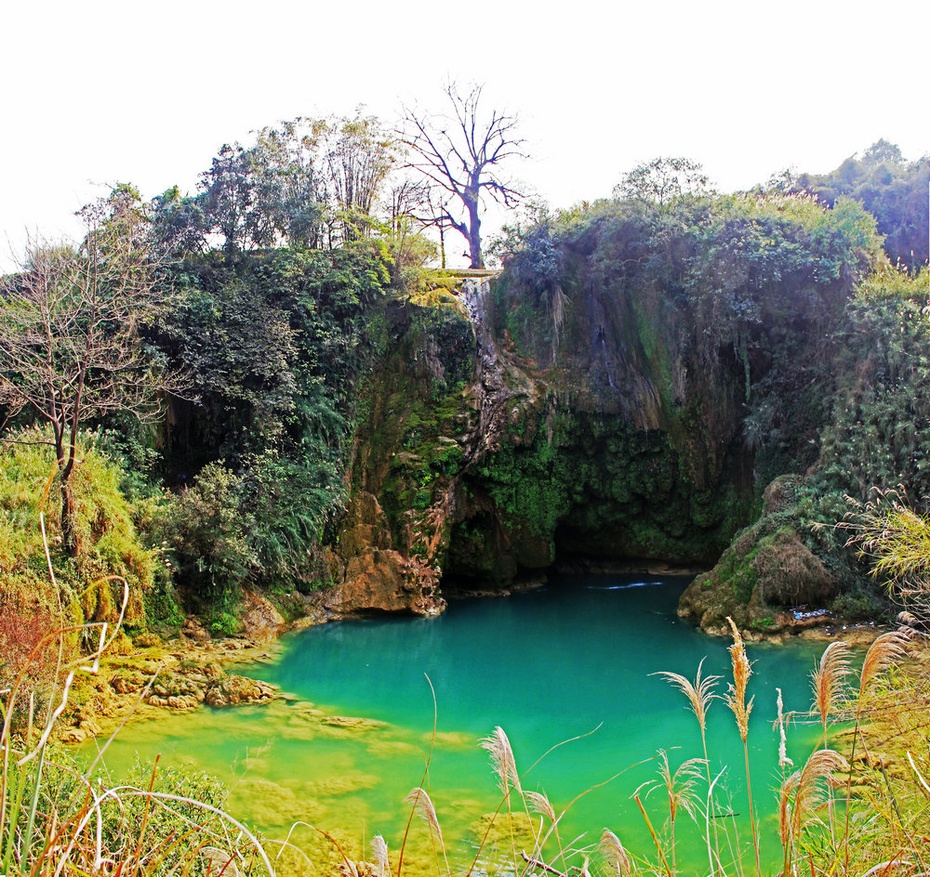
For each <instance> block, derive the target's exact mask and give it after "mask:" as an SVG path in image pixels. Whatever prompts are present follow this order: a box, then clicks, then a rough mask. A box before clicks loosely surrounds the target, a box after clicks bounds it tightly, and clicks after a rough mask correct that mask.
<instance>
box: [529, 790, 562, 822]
mask: <svg viewBox="0 0 930 877" xmlns="http://www.w3.org/2000/svg"><path fill="white" fill-rule="evenodd" d="M526 802H527V804H528V805H529V808H530V810H532V811H533V812H534V813H536V814H538V815H539V816H545V817H546V819H548V820H549V821H550V822H553V823H554V822H555V821H556V816H555V808H554V807H553V806H552V802H551V801H550V800H549V799H548V798H547V797H546V796H545V795H543V794H542V793H540V792H527V793H526Z"/></svg>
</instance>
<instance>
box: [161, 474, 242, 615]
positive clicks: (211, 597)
mask: <svg viewBox="0 0 930 877" xmlns="http://www.w3.org/2000/svg"><path fill="white" fill-rule="evenodd" d="M241 490H242V479H241V478H240V477H239V476H237V475H235V474H234V473H232V472H231V471H230V470H229V469H227V468H225V467H224V466H223V465H222V464H220V463H209V464H208V465H206V466H204V468H203V469H202V470H201V471H200V472H199V473H198V475H197V477H196V478H195V479H194V482H193V483H192V484H191V486H190V487H188V488H186V489H185V490H183V491H182V492H181V493H180V495H179V496H178V497H177V498H176V499H175V501H174V502H172V503H171V504H170V505H169V506H168V507H167V509H166V512H165V516H164V519H163V521H162V526H163V528H164V532H165V538H166V540H167V543H168V545H169V546H170V548H171V551H172V554H173V556H174V565H175V567H176V568H177V571H178V574H179V576H180V582H181V583H183V585H184V587H185V590H186V591H187V593H189V594H190V595H191V597H192V598H193V600H194V602H195V605H196V606H197V607H198V608H199V609H200V610H201V611H203V612H205V613H207V614H209V615H210V617H211V619H212V618H219V617H220V616H221V615H222V614H223V613H225V612H229V611H230V610H232V609H233V608H234V607H235V605H236V603H237V602H238V596H239V588H240V586H241V584H242V583H243V582H244V581H245V580H246V578H247V577H248V576H249V574H250V573H251V572H252V571H253V569H254V568H255V566H256V565H257V563H258V557H257V556H256V553H255V550H254V549H253V547H252V545H251V543H250V535H251V533H252V532H253V530H254V529H255V521H254V519H253V518H252V517H251V515H249V514H247V513H246V512H245V511H244V509H243V507H242V502H241Z"/></svg>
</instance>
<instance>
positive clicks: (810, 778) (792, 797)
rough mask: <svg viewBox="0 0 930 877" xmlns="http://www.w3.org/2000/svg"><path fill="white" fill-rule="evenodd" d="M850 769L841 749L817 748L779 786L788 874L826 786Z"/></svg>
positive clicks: (783, 845)
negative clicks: (793, 853)
mask: <svg viewBox="0 0 930 877" xmlns="http://www.w3.org/2000/svg"><path fill="white" fill-rule="evenodd" d="M848 768H849V764H848V762H847V761H846V759H845V758H843V756H842V755H840V753H839V752H836V751H835V750H833V749H817V750H815V751H814V752H813V753H811V756H810V758H808V759H807V761H806V762H805V764H804V767H802V768H801V769H800V770H796V771H795V772H794V773H793V774H791V776H789V777H786V778H785V780H784V781H783V782H782V784H781V788H780V789H779V802H778V828H779V836H780V838H781V843H782V850H783V851H784V874H786V875H787V874H789V873H790V870H789V869H790V864H791V856H792V852H793V851H794V849H795V848H796V846H797V841H798V837H799V836H800V834H801V827H802V825H803V824H804V823H806V822H807V821H808V820H809V819H810V818H811V817H812V816H813V815H814V813H815V811H816V809H817V807H818V806H820V804H821V803H823V799H824V793H823V789H824V787H825V786H829V785H831V784H832V783H833V776H834V774H836V773H837V772H838V771H842V770H848ZM828 803H832V795H830V796H829V797H828ZM831 813H832V808H831Z"/></svg>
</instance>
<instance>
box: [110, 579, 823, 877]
mask: <svg viewBox="0 0 930 877" xmlns="http://www.w3.org/2000/svg"><path fill="white" fill-rule="evenodd" d="M685 584H686V582H685V581H684V580H681V579H668V578H666V579H663V580H661V581H658V580H653V579H648V580H644V579H642V578H636V577H631V576H612V577H565V578H561V579H558V580H556V581H554V582H553V583H552V584H550V585H549V586H548V587H547V588H545V589H544V590H541V591H536V592H533V593H529V594H524V595H519V596H514V597H511V598H507V599H498V600H475V601H467V602H461V603H453V604H452V605H451V606H450V607H449V610H448V612H447V613H446V614H445V615H444V616H442V617H440V618H435V619H411V618H393V617H385V618H378V619H369V620H363V621H355V622H351V623H340V624H332V625H327V626H323V627H318V628H313V629H310V630H307V631H304V632H302V633H299V634H295V635H291V636H289V637H287V638H286V639H285V641H284V643H283V645H284V650H283V655H282V657H281V658H280V660H278V661H276V662H275V663H274V664H272V665H262V666H254V667H249V668H247V670H246V671H245V672H247V673H249V674H250V675H254V676H257V677H260V678H263V679H266V680H268V681H271V682H274V683H276V684H277V685H280V686H281V687H282V688H283V689H284V690H285V691H286V692H289V693H290V694H292V695H293V696H294V697H293V699H290V700H288V701H285V702H278V703H276V704H273V705H271V706H270V707H245V708H238V709H233V710H226V711H214V710H209V709H203V710H200V711H199V712H198V713H196V714H194V715H188V716H180V717H175V716H171V717H166V718H165V719H164V720H163V721H159V722H157V723H156V722H148V723H140V724H138V725H135V726H132V727H130V728H128V729H126V731H125V732H124V733H123V734H122V736H121V738H120V739H119V740H118V741H117V744H116V746H115V748H114V749H113V750H112V751H111V752H110V753H109V754H108V763H109V765H110V766H111V768H114V769H116V770H118V769H119V768H120V766H121V765H124V764H125V763H127V762H128V761H129V760H130V759H131V757H132V755H133V753H134V752H136V751H138V752H139V753H140V754H141V755H142V757H143V758H144V759H151V758H153V757H154V755H155V754H157V753H160V754H162V757H163V761H166V762H168V763H169V764H177V765H183V766H187V767H191V766H196V767H199V768H202V769H205V770H207V771H209V772H211V773H214V774H216V775H218V776H220V777H221V778H222V779H224V780H225V781H226V782H227V783H228V785H229V786H230V788H231V790H232V794H231V800H230V803H229V809H230V811H231V812H232V813H233V814H234V815H236V816H238V817H240V818H244V819H246V820H248V821H250V822H251V823H252V824H253V825H255V826H257V827H258V828H260V829H262V830H263V831H265V832H266V833H268V834H271V835H281V834H283V832H284V831H285V830H286V828H287V826H289V825H291V824H292V823H293V822H294V821H296V820H302V821H305V822H309V823H312V824H313V825H315V826H318V827H320V828H323V829H324V830H326V831H327V832H329V833H331V834H334V835H335V836H337V837H339V838H340V839H343V842H345V843H346V844H355V845H359V844H362V843H364V842H365V841H366V840H367V839H369V838H370V837H371V836H372V835H374V834H379V833H380V834H383V835H384V836H385V838H386V839H387V841H388V844H389V846H390V847H391V848H393V849H397V847H398V846H399V844H400V840H401V837H402V835H403V830H404V824H405V821H406V816H407V813H408V809H409V808H407V807H406V806H405V805H404V804H403V803H402V801H403V797H404V796H405V795H406V794H407V792H409V791H410V789H411V788H413V787H414V786H417V785H420V784H421V783H422V784H423V785H424V786H426V787H428V789H429V791H430V794H431V795H432V798H433V802H434V804H435V806H436V810H437V812H438V815H439V819H440V822H441V823H442V825H443V830H444V833H445V836H446V840H447V843H448V842H449V841H451V843H450V844H449V845H450V846H453V847H454V846H456V844H457V845H458V846H459V847H461V848H463V849H464V848H465V847H467V845H468V843H469V841H470V840H471V841H473V839H474V834H475V828H474V826H475V823H476V821H477V820H478V819H479V818H480V817H481V816H482V814H486V813H489V812H493V811H494V810H495V809H496V808H497V806H498V805H499V803H500V793H499V791H498V790H497V786H496V778H495V776H494V775H493V773H492V771H491V768H490V762H489V758H488V754H487V752H485V751H484V750H483V749H481V748H480V746H479V740H480V738H482V737H485V736H487V735H488V734H490V733H491V732H492V730H493V729H494V727H495V726H497V725H499V726H501V727H502V728H504V730H505V731H506V733H507V735H508V736H509V738H510V741H511V743H512V745H513V749H514V752H515V756H516V762H517V767H518V769H519V770H520V772H521V775H522V779H523V785H524V788H525V789H534V790H539V791H544V792H545V794H546V795H547V796H548V797H549V799H550V800H551V802H552V804H553V806H554V807H555V809H556V811H557V812H558V811H560V810H562V809H563V808H565V807H566V806H568V805H569V804H570V802H572V801H573V799H574V798H575V797H576V796H578V795H579V793H582V792H584V791H585V790H588V789H593V791H590V792H589V793H588V794H586V795H584V796H583V797H582V798H581V799H580V800H578V801H576V802H575V803H574V804H572V806H571V808H570V810H569V812H568V814H567V815H566V817H565V818H564V820H563V822H562V823H561V824H560V834H561V836H562V838H563V840H565V839H572V838H575V837H578V838H580V839H579V840H578V842H577V845H584V844H586V843H594V842H596V840H597V838H598V837H599V835H600V832H601V830H602V829H603V828H604V827H609V828H611V829H612V830H613V831H614V832H615V833H616V834H618V835H619V836H620V838H621V839H622V840H623V842H624V844H625V845H626V846H627V847H628V848H630V849H631V850H634V851H637V852H641V853H643V854H651V852H652V848H651V841H650V839H649V835H648V833H647V831H646V829H645V827H644V823H643V820H642V817H641V815H640V814H639V811H638V809H637V806H636V804H635V802H634V801H633V800H632V798H631V796H632V794H633V793H634V791H635V790H636V789H637V788H638V787H639V786H640V785H641V784H642V783H645V782H647V781H649V780H652V779H654V778H655V777H656V776H657V763H656V761H655V759H654V756H655V755H656V753H657V751H658V750H660V749H665V750H668V751H669V760H670V762H671V763H672V766H673V767H675V766H677V765H678V764H679V763H680V762H681V761H683V760H684V759H686V758H691V757H697V756H699V755H700V754H701V749H700V745H701V744H700V736H699V732H698V728H697V724H696V722H695V720H694V717H693V715H692V714H691V713H690V711H689V710H688V709H687V708H686V702H685V700H684V698H683V696H682V695H681V694H680V693H679V692H678V691H676V690H674V689H673V688H672V687H670V686H669V685H668V683H666V682H664V681H662V680H661V679H660V678H658V677H656V676H652V675H650V674H653V673H655V672H657V671H661V670H671V671H674V672H678V673H682V674H684V675H685V676H687V677H688V678H693V676H694V672H695V670H696V668H697V666H698V663H699V662H700V661H701V659H702V658H705V657H706V661H705V664H704V670H705V673H715V674H719V675H722V676H726V675H727V673H728V670H729V655H728V653H727V645H728V643H727V642H725V641H722V640H716V639H711V638H708V637H706V636H704V635H702V634H700V633H699V632H697V631H696V630H694V629H693V628H692V627H691V626H690V625H688V624H686V623H685V622H683V621H681V620H679V619H678V618H677V617H676V615H675V606H676V604H677V601H678V597H679V595H680V593H681V590H682V588H683V587H684V585H685ZM818 654H819V649H817V648H813V647H803V646H791V647H785V646H779V647H776V646H753V645H750V646H749V655H750V658H751V659H752V660H753V661H754V666H753V669H754V675H753V677H752V680H751V683H750V693H751V694H753V695H754V696H755V707H754V710H753V713H752V717H751V723H750V725H751V732H750V742H751V744H752V747H751V748H752V752H751V758H752V768H751V770H752V775H753V788H754V792H755V797H756V800H757V807H758V815H759V816H760V818H761V822H762V834H763V838H764V841H763V842H764V852H765V858H766V859H767V860H768V861H770V862H775V861H776V860H777V858H778V855H779V853H778V844H777V828H776V823H775V815H774V813H775V794H774V788H775V787H776V786H777V784H778V783H779V781H780V775H779V772H778V767H777V751H778V735H777V733H776V732H775V731H774V730H773V728H772V721H773V719H774V716H775V697H776V693H775V689H776V687H780V688H781V689H782V691H783V694H784V700H785V708H786V710H806V709H807V708H808V707H809V704H810V695H809V683H808V674H809V671H810V669H811V668H812V666H813V663H814V660H815V657H816V655H818ZM430 684H431V685H432V689H433V690H434V691H435V704H436V711H437V720H436V725H437V731H438V734H437V735H436V737H435V740H434V741H433V743H432V744H431V739H433V738H432V734H431V731H432V727H433V720H434V719H433V710H434V700H433V694H432V692H431V688H430ZM718 690H719V691H720V693H724V692H725V690H726V689H725V685H721V686H720V688H719V689H718ZM311 704H312V706H311ZM315 708H318V710H319V711H322V712H323V713H330V714H335V715H338V716H354V717H365V718H368V719H374V720H377V722H380V723H384V724H377V723H376V724H371V723H369V724H357V725H353V723H351V722H335V723H332V722H330V723H325V722H321V721H320V712H318V711H317V709H315ZM709 735H710V740H711V753H710V755H711V761H712V764H713V772H714V774H716V773H718V772H719V771H721V770H723V771H724V772H723V776H722V779H721V781H720V789H721V791H722V793H723V799H724V804H723V807H722V809H723V810H725V811H726V814H727V815H726V816H725V817H723V819H722V821H719V824H720V825H724V823H725V824H726V825H725V827H726V829H727V830H728V831H730V832H734V831H735V832H737V833H738V834H739V840H738V843H745V842H746V841H748V838H749V830H748V821H747V806H746V798H745V792H744V780H743V777H744V769H743V756H742V748H741V743H740V741H739V737H738V735H737V733H736V731H735V728H734V727H733V721H732V715H731V714H730V712H729V710H728V709H727V708H726V706H725V704H724V703H723V702H717V703H715V704H714V706H713V707H712V708H711V710H710V715H709ZM575 737H580V738H581V739H578V740H574V741H572V742H569V743H566V744H565V745H563V746H560V747H558V748H556V749H554V750H553V747H555V746H557V744H559V743H561V742H563V741H566V740H569V739H570V738H575ZM815 739H816V731H815V730H813V729H812V728H811V727H810V726H797V727H792V728H791V730H790V738H789V743H790V746H789V751H793V753H794V755H795V756H797V759H796V760H798V761H799V762H800V760H801V759H802V758H803V757H804V755H806V753H807V752H808V751H809V749H810V746H811V744H812V742H813V741H814V740H815ZM431 747H432V748H431ZM550 750H552V751H550ZM430 752H431V755H430V754H429V753H430ZM547 752H548V754H546V753H547ZM543 755H545V757H544V758H542V760H540V758H541V756H543ZM650 759H651V760H650ZM427 760H429V770H428V774H427V775H426V777H425V779H424V771H425V769H426V763H427ZM644 760H645V761H646V763H645V764H643V763H641V762H643V761H644ZM618 773H620V774H621V775H620V776H619V777H617V778H616V779H613V780H611V781H610V782H606V784H605V785H602V786H600V787H599V788H593V787H595V786H598V785H599V784H601V783H605V781H608V780H610V779H611V777H613V776H614V775H615V774H618ZM645 792H646V790H645V789H644V790H643V792H642V794H643V795H645ZM645 804H646V806H647V808H648V809H649V811H650V814H651V816H652V818H653V820H654V822H655V823H656V826H657V827H658V826H660V825H661V824H662V823H663V820H664V811H663V808H664V806H665V798H664V795H663V794H660V793H659V792H655V793H653V794H650V795H648V796H646V797H645ZM730 814H732V817H731V815H730ZM680 834H682V836H683V835H687V834H690V835H691V836H692V839H691V840H690V841H689V840H687V839H685V840H684V841H683V845H682V848H681V855H682V856H683V857H685V858H686V859H687V857H692V858H693V859H694V861H695V863H696V864H695V868H697V867H698V865H697V862H698V861H700V856H701V855H702V854H701V852H700V833H699V832H698V831H697V830H695V829H688V828H687V827H685V828H684V829H683V832H682V831H681V830H680Z"/></svg>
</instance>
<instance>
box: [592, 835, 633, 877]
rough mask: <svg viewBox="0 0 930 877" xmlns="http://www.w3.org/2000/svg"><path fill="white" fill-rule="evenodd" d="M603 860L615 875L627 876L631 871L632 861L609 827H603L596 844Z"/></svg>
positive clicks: (619, 876) (617, 876)
mask: <svg viewBox="0 0 930 877" xmlns="http://www.w3.org/2000/svg"><path fill="white" fill-rule="evenodd" d="M598 848H599V849H600V851H601V854H602V855H603V856H604V860H605V861H606V862H607V865H608V867H609V868H610V870H611V872H612V873H613V874H615V875H616V877H627V875H628V874H632V873H633V863H632V862H631V861H630V857H629V856H628V855H627V852H626V850H625V849H624V848H623V844H622V843H620V838H618V837H617V835H615V834H614V833H613V832H612V831H611V830H610V829H609V828H605V829H604V831H603V832H602V833H601V840H600V843H599V844H598Z"/></svg>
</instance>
